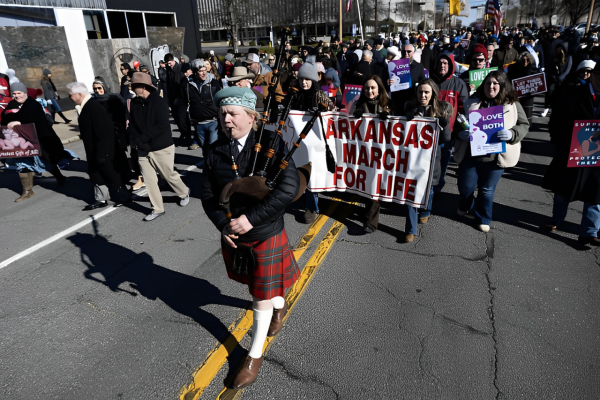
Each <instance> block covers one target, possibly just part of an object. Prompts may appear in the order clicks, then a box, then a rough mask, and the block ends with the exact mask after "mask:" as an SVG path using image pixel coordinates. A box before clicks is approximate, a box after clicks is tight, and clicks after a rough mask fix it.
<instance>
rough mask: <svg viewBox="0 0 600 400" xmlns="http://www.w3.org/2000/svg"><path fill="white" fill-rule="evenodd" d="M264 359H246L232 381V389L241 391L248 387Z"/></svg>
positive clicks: (254, 378)
mask: <svg viewBox="0 0 600 400" xmlns="http://www.w3.org/2000/svg"><path fill="white" fill-rule="evenodd" d="M263 359H264V357H263V356H261V357H260V358H252V357H250V356H247V357H246V361H244V365H243V366H242V368H240V370H239V371H238V373H237V375H236V376H235V379H234V380H233V387H234V388H235V389H243V388H245V387H247V386H250V385H251V384H252V383H253V382H254V381H255V380H256V377H257V376H258V370H259V369H260V366H261V365H262V362H263Z"/></svg>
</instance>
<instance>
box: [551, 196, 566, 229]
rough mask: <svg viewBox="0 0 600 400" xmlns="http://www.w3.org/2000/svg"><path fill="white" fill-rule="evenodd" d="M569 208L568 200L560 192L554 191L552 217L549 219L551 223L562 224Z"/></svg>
mask: <svg viewBox="0 0 600 400" xmlns="http://www.w3.org/2000/svg"><path fill="white" fill-rule="evenodd" d="M568 208H569V202H568V201H567V199H565V198H564V197H562V196H561V195H560V194H556V193H554V202H553V203H552V219H551V220H550V221H551V223H552V225H554V226H558V225H560V224H562V223H563V222H564V220H565V218H567V210H568Z"/></svg>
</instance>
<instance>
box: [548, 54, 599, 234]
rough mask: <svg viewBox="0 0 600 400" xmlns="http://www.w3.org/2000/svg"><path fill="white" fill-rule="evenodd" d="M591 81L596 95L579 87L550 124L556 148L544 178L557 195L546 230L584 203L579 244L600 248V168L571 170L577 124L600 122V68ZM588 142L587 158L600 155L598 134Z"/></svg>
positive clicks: (567, 95)
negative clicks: (575, 204) (575, 203)
mask: <svg viewBox="0 0 600 400" xmlns="http://www.w3.org/2000/svg"><path fill="white" fill-rule="evenodd" d="M590 81H591V84H592V91H593V92H592V91H590V85H580V86H575V87H573V88H571V89H569V90H568V92H567V93H565V94H564V95H563V96H561V97H560V98H559V99H558V100H557V102H556V107H555V108H554V110H553V112H552V115H551V116H550V123H549V124H548V127H549V131H550V142H551V143H552V144H553V145H554V147H555V150H554V158H553V159H552V162H551V163H550V165H549V166H548V170H547V171H546V174H545V175H544V180H543V181H542V187H543V188H544V189H548V190H550V191H552V192H553V193H554V206H553V211H552V214H553V215H552V219H551V221H550V222H549V224H548V225H546V227H547V228H548V229H549V230H554V229H556V228H557V227H558V226H559V225H560V224H561V223H562V222H563V221H564V220H565V217H566V215H567V209H568V206H569V203H570V202H572V201H582V202H583V204H584V206H583V215H582V217H581V228H580V234H579V242H580V243H582V244H591V245H594V246H600V239H598V230H599V229H600V226H599V222H598V221H600V168H598V167H597V166H590V167H577V168H568V167H567V164H568V162H569V157H570V151H571V138H572V132H573V128H574V123H575V121H576V120H597V119H599V118H600V67H598V66H596V68H594V70H593V72H592V77H591V78H590ZM596 129H597V128H596ZM585 142H587V143H586V145H587V150H586V151H587V154H593V153H595V152H596V153H595V154H596V155H598V153H597V152H600V150H599V148H600V146H599V144H598V132H597V131H596V132H593V131H592V132H590V133H589V138H587V139H586V140H585ZM581 147H582V149H581V153H582V155H583V156H585V155H586V152H584V151H583V150H584V149H583V145H582V146H581Z"/></svg>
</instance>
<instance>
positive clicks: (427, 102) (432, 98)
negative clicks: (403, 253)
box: [404, 79, 453, 243]
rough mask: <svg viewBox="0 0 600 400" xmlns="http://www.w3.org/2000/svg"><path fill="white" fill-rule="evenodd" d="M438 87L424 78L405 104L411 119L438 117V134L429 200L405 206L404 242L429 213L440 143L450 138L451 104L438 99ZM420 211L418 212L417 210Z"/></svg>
mask: <svg viewBox="0 0 600 400" xmlns="http://www.w3.org/2000/svg"><path fill="white" fill-rule="evenodd" d="M439 98H440V89H439V88H438V86H437V84H436V83H435V82H434V81H433V79H424V80H422V81H421V82H419V85H418V86H417V87H416V99H415V100H412V101H410V102H408V103H407V104H406V109H407V111H406V118H407V119H408V120H411V119H413V118H415V117H431V118H437V119H438V126H439V128H440V134H439V139H438V149H437V151H436V153H435V166H434V170H433V180H432V182H431V193H430V194H429V202H428V203H427V207H425V208H424V209H417V208H415V207H411V206H407V216H406V224H405V226H404V232H405V233H406V236H405V238H404V241H405V242H407V243H408V242H412V241H414V240H415V235H416V234H417V220H418V223H421V224H426V223H427V221H428V220H429V215H430V214H431V206H432V202H433V187H434V186H435V185H437V184H438V183H439V181H440V175H441V171H442V164H441V161H442V151H441V148H440V145H443V144H447V143H449V142H450V140H451V139H452V128H451V127H450V117H451V116H452V114H453V110H452V106H451V105H450V103H448V102H446V101H440V100H439ZM419 211H420V212H419Z"/></svg>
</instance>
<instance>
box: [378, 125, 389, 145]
mask: <svg viewBox="0 0 600 400" xmlns="http://www.w3.org/2000/svg"><path fill="white" fill-rule="evenodd" d="M384 139H385V143H386V144H389V143H391V142H392V122H391V121H390V122H388V124H387V126H386V125H385V122H383V121H380V122H379V140H378V142H379V143H383V141H384Z"/></svg>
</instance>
